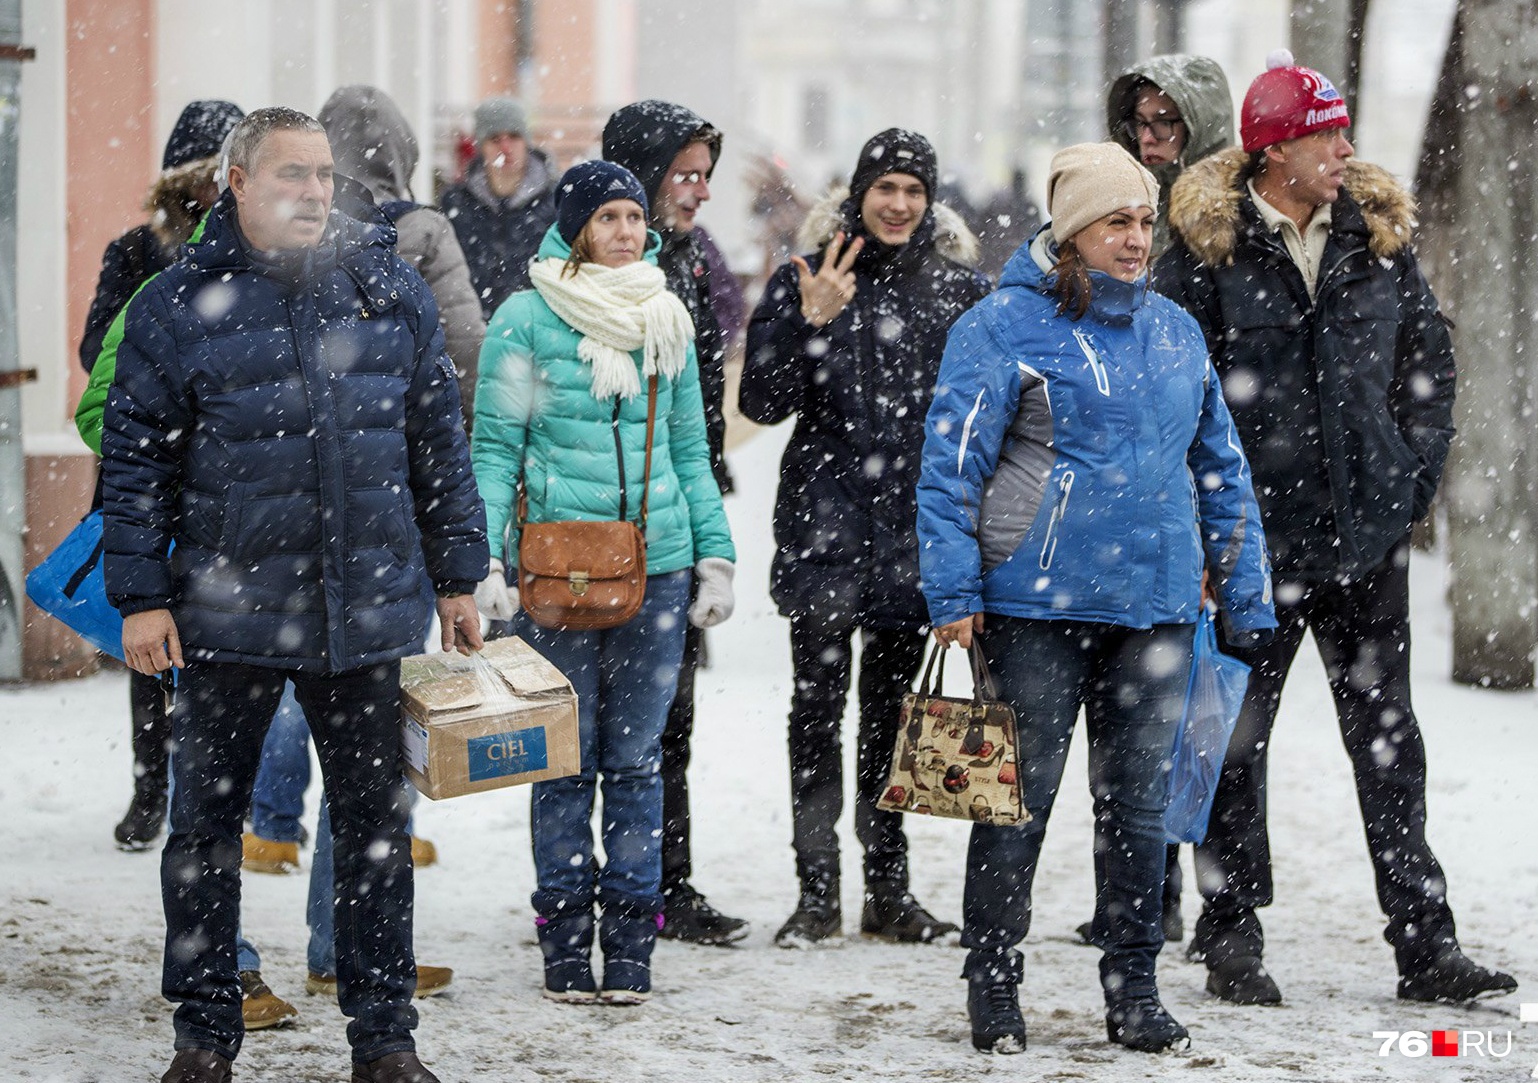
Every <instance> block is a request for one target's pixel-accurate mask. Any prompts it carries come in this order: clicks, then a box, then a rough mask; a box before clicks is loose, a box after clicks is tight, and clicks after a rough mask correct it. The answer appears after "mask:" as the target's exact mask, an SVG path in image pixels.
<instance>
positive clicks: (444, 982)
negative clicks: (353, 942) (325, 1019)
mask: <svg viewBox="0 0 1538 1083" xmlns="http://www.w3.org/2000/svg"><path fill="white" fill-rule="evenodd" d="M453 984H454V971H453V969H452V968H451V967H446V966H420V965H419V966H418V967H417V987H416V991H415V992H413V993H412V994H411V995H412V996H413V997H415V998H416V999H418V1000H426V999H427V998H428V997H435V996H437V995H438V994H439V993H446V992H448V991H449V988H450V987H451V986H452V985H453ZM304 991H305V992H306V993H308V994H309V995H310V996H312V997H322V996H323V997H332V998H333V999H334V998H335V997H336V975H335V974H317V973H315V971H313V970H311V971H310V972H309V973H307V974H306V975H305V978H304Z"/></svg>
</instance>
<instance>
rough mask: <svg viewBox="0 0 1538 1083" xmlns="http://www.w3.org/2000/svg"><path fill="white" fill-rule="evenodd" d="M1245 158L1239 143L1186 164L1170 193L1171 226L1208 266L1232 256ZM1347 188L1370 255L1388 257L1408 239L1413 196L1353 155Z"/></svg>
mask: <svg viewBox="0 0 1538 1083" xmlns="http://www.w3.org/2000/svg"><path fill="white" fill-rule="evenodd" d="M1248 161H1249V155H1248V154H1246V153H1245V152H1244V151H1243V150H1241V149H1240V148H1238V147H1233V148H1230V149H1229V150H1225V151H1221V152H1219V153H1217V154H1214V155H1213V156H1212V157H1210V158H1205V159H1203V160H1202V161H1200V162H1197V163H1196V164H1195V165H1193V166H1191V167H1190V168H1189V169H1187V170H1186V171H1185V174H1184V175H1183V176H1182V177H1181V178H1180V180H1178V181H1176V182H1175V188H1174V191H1172V192H1171V193H1170V228H1171V229H1172V230H1173V231H1174V232H1175V234H1176V235H1177V236H1178V237H1179V238H1180V239H1181V240H1183V241H1185V243H1186V245H1187V247H1189V248H1190V249H1191V252H1192V253H1193V254H1194V255H1195V256H1196V258H1197V259H1199V260H1201V261H1202V263H1204V264H1206V265H1207V266H1209V267H1219V266H1228V265H1230V264H1232V263H1233V261H1234V249H1235V247H1236V246H1237V244H1238V236H1239V222H1240V215H1239V208H1240V205H1241V204H1242V203H1243V201H1244V197H1245V196H1246V195H1247V194H1248V192H1247V190H1246V187H1245V185H1244V184H1243V183H1241V182H1240V180H1239V176H1240V173H1241V172H1242V171H1243V169H1244V166H1245V163H1246V162H1248ZM1345 190H1346V192H1347V193H1348V194H1349V195H1350V196H1351V198H1352V199H1353V200H1355V201H1356V204H1357V206H1358V207H1360V208H1361V211H1362V218H1363V219H1364V220H1365V221H1366V223H1367V233H1368V241H1367V246H1368V248H1369V249H1371V250H1372V254H1373V255H1375V256H1377V257H1378V258H1379V259H1388V258H1391V257H1393V256H1395V255H1397V254H1398V253H1399V252H1400V251H1401V250H1403V249H1404V248H1405V247H1406V246H1407V245H1409V243H1410V239H1411V238H1410V235H1411V233H1412V232H1413V231H1414V229H1415V199H1414V197H1413V196H1411V195H1410V193H1409V192H1408V191H1407V190H1406V189H1405V188H1404V186H1403V185H1401V184H1400V183H1399V182H1398V181H1396V180H1395V179H1394V177H1393V175H1392V174H1391V173H1389V171H1388V170H1386V169H1384V168H1382V167H1381V166H1376V165H1370V164H1369V163H1367V162H1358V161H1355V160H1353V161H1351V162H1349V163H1347V165H1346V183H1345Z"/></svg>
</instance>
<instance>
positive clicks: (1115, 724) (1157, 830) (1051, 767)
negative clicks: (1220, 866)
mask: <svg viewBox="0 0 1538 1083" xmlns="http://www.w3.org/2000/svg"><path fill="white" fill-rule="evenodd" d="M987 621H988V626H987V632H986V633H985V634H984V636H983V639H982V642H983V650H984V651H985V652H986V654H987V658H988V665H989V667H990V668H991V669H992V670H993V675H994V678H995V679H996V680H997V682H998V686H999V695H1000V696H1001V697H1002V698H1003V700H1004V702H1006V703H1008V704H1009V705H1010V706H1012V707H1013V708H1014V709H1015V715H1016V721H1017V723H1018V726H1019V730H1020V785H1021V796H1022V797H1023V799H1024V802H1025V807H1026V808H1027V809H1028V810H1029V811H1030V814H1031V817H1032V819H1031V821H1030V822H1029V823H1026V824H1021V825H1019V826H1015V827H984V826H982V825H975V826H974V827H973V828H972V840H971V845H970V847H969V848H968V850H967V881H966V896H965V902H964V913H965V921H966V924H965V927H964V929H963V931H962V935H961V943H962V945H963V946H964V947H966V948H969V949H970V951H969V952H968V954H967V961H966V969H965V971H964V974H965V976H966V977H967V978H969V979H970V978H973V977H998V978H1006V979H1009V980H1013V981H1016V982H1018V981H1019V980H1020V977H1021V955H1020V953H1019V952H1018V951H1016V950H1015V945H1016V944H1018V943H1020V941H1022V940H1024V939H1025V935H1026V933H1027V932H1029V931H1030V927H1031V883H1032V881H1033V880H1034V879H1035V876H1036V863H1037V860H1038V858H1039V857H1040V855H1041V844H1042V840H1043V839H1044V838H1045V836H1046V832H1047V820H1048V818H1049V817H1050V816H1051V815H1052V804H1053V802H1054V801H1055V800H1056V798H1057V791H1058V788H1059V787H1060V786H1061V784H1062V780H1063V765H1064V763H1065V762H1066V760H1067V758H1068V743H1069V741H1070V739H1071V738H1072V737H1073V728H1074V723H1075V721H1076V719H1077V718H1078V714H1079V708H1080V707H1081V706H1082V707H1083V708H1084V717H1085V728H1086V730H1087V732H1088V734H1089V788H1090V793H1091V794H1092V795H1093V797H1094V809H1095V854H1096V859H1095V867H1096V871H1097V874H1098V875H1097V877H1096V891H1095V918H1094V930H1093V934H1094V935H1093V939H1094V942H1095V943H1096V944H1097V945H1099V946H1100V947H1101V948H1102V950H1103V951H1104V953H1105V954H1104V955H1103V956H1102V958H1101V960H1100V982H1101V985H1102V987H1103V988H1104V990H1105V997H1106V1001H1107V1002H1108V1003H1109V1002H1115V1001H1117V1000H1120V999H1125V998H1128V997H1134V996H1147V995H1152V994H1154V993H1155V992H1156V991H1157V990H1156V984H1155V981H1154V960H1155V958H1156V957H1157V956H1158V954H1159V949H1160V948H1161V947H1162V946H1163V944H1164V935H1163V932H1162V930H1161V928H1160V919H1161V917H1162V913H1161V906H1160V896H1161V891H1162V886H1163V884H1164V866H1165V844H1164V806H1165V804H1166V802H1167V800H1168V792H1169V768H1170V751H1171V749H1172V747H1173V745H1174V743H1175V728H1176V726H1177V725H1178V724H1179V721H1180V717H1181V714H1182V712H1183V710H1184V708H1185V693H1186V683H1187V680H1188V678H1189V675H1190V668H1191V644H1192V628H1191V626H1190V625H1188V624H1167V625H1159V626H1157V627H1155V628H1153V629H1149V630H1140V629H1133V628H1121V627H1117V626H1116V625H1111V624H1096V623H1089V622H1084V621H1040V620H1021V619H1017V618H1012V617H1000V616H997V615H995V614H992V613H990V614H989V615H988V618H987Z"/></svg>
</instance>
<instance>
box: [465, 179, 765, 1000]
mask: <svg viewBox="0 0 1538 1083" xmlns="http://www.w3.org/2000/svg"><path fill="white" fill-rule="evenodd" d="M556 199H557V210H558V216H557V218H556V222H555V224H554V225H553V226H551V227H550V229H549V231H548V232H547V233H546V234H545V240H544V243H543V244H542V245H541V246H540V249H539V258H538V259H537V260H536V261H535V263H534V265H533V268H532V269H531V276H532V278H533V282H534V289H532V290H525V291H522V292H520V293H515V294H514V295H513V296H512V297H511V298H509V299H508V301H507V302H506V303H505V304H504V305H503V306H502V307H501V308H500V309H499V310H498V311H497V315H496V317H495V318H494V319H493V320H492V322H491V326H490V327H489V328H488V330H487V333H486V342H485V345H484V346H483V347H482V349H481V369H480V387H479V389H478V393H477V395H476V419H475V438H474V452H473V455H474V462H475V476H476V479H477V481H478V482H479V483H480V485H481V491H482V492H483V493H484V495H485V499H486V511H487V522H488V523H489V525H490V530H491V537H492V538H494V539H495V543H494V544H495V547H496V551H495V553H494V555H493V560H492V564H491V572H490V574H489V575H488V576H487V578H486V579H485V581H484V582H482V584H481V585H480V587H479V588H478V589H477V591H476V602H477V604H478V605H479V606H480V608H481V611H482V612H483V613H485V614H486V615H487V616H489V617H493V618H495V619H498V620H511V621H512V625H513V631H514V633H515V634H517V635H519V636H522V637H523V639H524V640H525V641H526V642H527V643H528V644H529V645H530V646H531V647H533V648H534V649H535V650H537V651H538V652H539V653H540V654H542V655H544V656H545V657H546V658H548V659H549V660H550V661H551V662H552V663H553V664H554V665H555V666H556V667H557V668H559V669H560V670H561V672H562V673H564V674H565V675H566V677H567V678H568V679H569V680H570V681H571V683H572V687H573V688H574V689H575V690H576V693H577V704H578V725H579V734H580V742H581V751H582V770H581V772H580V773H579V774H577V775H573V776H571V777H569V778H561V779H554V780H551V781H549V782H537V783H535V784H534V796H533V811H532V815H531V827H532V834H533V843H534V866H535V873H536V876H537V878H538V885H539V886H538V890H536V891H535V892H534V897H533V905H534V911H535V913H536V914H537V915H538V916H537V918H536V920H535V924H536V927H537V929H538V934H539V943H540V947H541V949H542V950H543V952H544V957H545V986H544V995H545V996H546V997H548V998H550V999H552V1000H557V1001H568V1002H571V1001H585V1002H591V1001H593V1000H595V999H596V1000H601V1001H603V1002H605V1003H609V1004H635V1003H638V1002H640V1001H642V1000H645V999H646V998H647V997H648V996H650V994H651V957H652V949H653V947H654V945H655V943H656V938H657V929H658V926H659V924H661V922H660V920H659V919H660V918H661V917H662V912H663V905H664V900H663V898H662V891H661V887H662V860H661V849H660V847H661V843H660V839H661V836H662V825H663V788H662V777H661V774H660V773H659V772H660V767H661V760H662V731H663V726H664V724H665V722H666V719H667V713H668V708H669V706H670V705H671V704H672V702H673V696H674V691H675V689H676V688H677V686H678V669H679V665H680V663H681V660H682V657H683V650H684V624H685V617H686V616H687V619H688V623H690V624H692V625H694V626H695V627H710V626H712V625H715V624H718V623H720V622H721V621H723V620H725V619H726V618H727V617H729V616H730V615H731V612H732V606H733V597H732V574H733V571H734V563H733V562H734V561H735V560H736V551H735V550H734V549H733V547H732V540H731V534H730V532H729V529H728V527H727V522H726V514H725V512H724V511H723V510H722V507H721V490H720V487H719V486H718V485H717V484H716V479H715V477H714V476H713V475H712V473H711V469H710V444H709V441H708V439H707V436H706V429H705V410H704V407H703V405H702V404H701V401H700V381H699V366H698V365H697V364H696V362H695V358H694V345H693V343H692V341H691V335H692V328H691V326H690V323H689V314H688V312H687V310H686V309H685V308H684V306H683V304H682V302H680V301H679V300H678V298H677V297H675V296H674V295H673V294H671V293H669V292H668V289H667V282H666V279H665V277H664V275H663V273H662V271H661V270H659V269H658V267H657V264H656V260H657V253H658V249H659V248H660V245H661V241H660V239H659V238H658V237H657V235H656V234H655V233H653V232H651V231H649V230H648V229H647V228H646V220H647V219H646V216H647V207H648V202H649V201H648V198H647V195H646V190H645V189H644V188H643V187H642V185H641V182H640V181H638V180H637V179H636V178H635V176H634V175H633V174H632V173H630V171H629V170H627V169H625V168H623V167H622V166H618V165H615V164H614V163H612V162H602V161H599V162H584V163H582V164H580V165H576V166H573V167H572V168H571V169H569V170H567V171H566V173H565V174H564V175H563V176H562V177H561V179H560V182H559V184H558V185H557V187H556ZM652 380H655V385H654V386H655V388H656V399H655V419H656V420H655V433H654V438H653V441H652V450H651V454H650V456H649V455H648V451H647V441H646V438H647V428H648V421H647V417H648V412H649V407H650V398H651V396H650V394H649V390H648V385H649V384H650V383H651V381H652ZM648 458H650V459H651V467H650V475H649V476H647V481H646V482H640V481H639V480H638V479H641V478H642V477H643V476H646V474H645V471H646V469H647V460H648ZM625 479H629V485H628V486H627V483H626V480H625ZM525 481H527V483H528V484H527V485H525V484H524V483H525ZM643 489H644V492H643V491H642V490H643ZM520 498H526V499H527V517H526V518H525V514H524V510H523V508H521V507H520V506H519V505H520ZM638 514H639V517H640V518H641V521H642V522H643V523H644V525H645V535H646V572H647V578H646V597H645V602H644V603H643V605H642V607H641V611H640V612H639V613H638V614H636V616H635V617H633V618H631V619H630V620H629V621H627V622H625V623H624V624H621V625H619V626H617V627H613V628H608V629H604V630H600V631H563V630H552V629H549V628H544V627H541V626H540V625H538V624H535V623H534V621H533V620H532V619H531V618H530V617H529V615H528V614H527V613H524V612H521V611H520V610H519V606H518V590H517V586H516V582H517V580H516V577H515V578H514V580H513V585H509V583H508V577H507V574H506V572H505V571H504V569H505V568H514V569H516V564H517V554H518V543H519V540H520V532H521V529H522V526H523V524H524V522H531V523H539V522H558V521H561V520H568V519H620V518H635V517H637V515H638ZM504 539H505V541H504ZM691 569H692V574H691ZM694 579H698V580H699V584H698V588H697V589H695V590H694V591H693V592H692V597H693V601H692V602H691V600H690V599H691V582H692V580H694ZM600 778H601V779H602V781H601V783H600ZM600 785H601V786H602V789H603V820H602V825H603V826H602V835H603V851H604V857H605V860H604V862H603V864H602V865H601V866H598V865H597V864H596V861H595V858H594V853H593V828H592V817H593V809H594V804H595V800H596V798H597V795H598V789H599V786H600ZM595 904H596V906H597V907H598V908H599V910H600V911H601V918H600V920H599V922H598V923H597V925H598V929H597V932H598V940H599V945H600V947H601V949H602V951H603V959H604V965H603V985H602V989H601V990H600V988H599V985H598V983H597V981H596V980H595V977H594V974H593V968H592V962H591V955H592V946H593V935H594V924H595V923H594V920H593V909H594V906H595Z"/></svg>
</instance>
